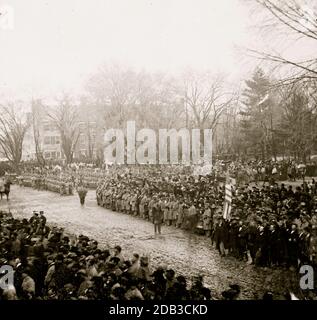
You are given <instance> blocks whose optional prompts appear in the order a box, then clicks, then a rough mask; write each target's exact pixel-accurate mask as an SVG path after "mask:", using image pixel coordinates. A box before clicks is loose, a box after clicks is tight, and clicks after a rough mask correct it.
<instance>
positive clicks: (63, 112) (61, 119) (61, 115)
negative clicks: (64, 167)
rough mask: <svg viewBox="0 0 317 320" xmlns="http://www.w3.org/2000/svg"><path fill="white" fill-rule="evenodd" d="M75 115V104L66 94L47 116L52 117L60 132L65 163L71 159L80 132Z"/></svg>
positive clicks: (70, 161)
mask: <svg viewBox="0 0 317 320" xmlns="http://www.w3.org/2000/svg"><path fill="white" fill-rule="evenodd" d="M77 115H78V114H77V110H76V106H75V105H74V104H72V103H71V101H70V98H69V97H68V96H67V95H64V96H63V98H62V99H60V100H59V101H58V106H57V108H56V110H54V111H52V112H48V116H49V117H50V118H51V119H52V121H53V123H54V124H55V125H56V127H57V128H58V131H59V133H60V136H61V145H62V150H63V153H64V155H65V158H66V163H67V164H69V163H72V161H73V158H74V152H75V149H76V145H77V142H78V139H79V134H80V132H79V129H78V118H77Z"/></svg>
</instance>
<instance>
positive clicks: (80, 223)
mask: <svg viewBox="0 0 317 320" xmlns="http://www.w3.org/2000/svg"><path fill="white" fill-rule="evenodd" d="M10 198H11V199H10V200H9V202H7V201H6V200H2V201H1V202H0V209H5V210H8V209H10V211H11V212H12V213H13V215H14V217H16V218H30V217H31V215H32V211H33V210H38V211H39V210H44V212H45V216H46V217H47V221H48V224H49V225H57V226H59V227H63V228H64V229H65V231H66V232H67V233H71V234H76V235H80V234H84V235H87V236H88V237H91V238H94V239H96V240H97V241H98V242H99V244H100V246H101V247H105V246H106V247H110V248H113V247H114V246H115V245H120V246H121V247H122V249H123V255H124V256H125V257H127V258H130V257H131V256H132V254H133V253H134V252H137V253H139V254H140V255H142V254H143V255H148V256H149V257H150V266H159V265H162V266H167V267H168V268H173V269H174V270H175V271H176V273H177V274H179V273H181V274H183V275H185V276H187V277H189V279H190V276H192V275H196V274H202V275H204V279H205V284H206V285H207V286H208V287H209V288H210V289H211V290H212V293H213V296H214V297H219V294H220V293H221V292H222V291H223V290H226V289H228V286H229V284H235V283H236V284H239V285H240V286H241V291H242V292H241V295H240V298H245V299H252V298H257V297H258V298H261V296H262V294H263V292H264V291H265V289H266V288H267V289H270V290H273V291H274V290H275V292H278V291H279V288H284V289H285V288H286V285H287V284H286V283H287V281H290V277H289V275H288V273H287V272H285V270H284V272H282V269H278V270H275V271H274V272H272V270H271V269H267V270H266V269H263V268H254V267H253V266H250V265H247V264H246V262H241V261H238V260H236V259H234V258H232V257H228V258H221V257H220V256H219V254H218V252H217V251H216V250H215V249H214V248H213V247H212V245H211V241H210V239H208V238H206V237H202V236H197V235H191V234H189V233H187V232H185V231H183V230H179V229H176V228H174V227H166V226H163V228H162V235H161V236H157V237H154V230H153V225H152V223H150V222H148V221H144V220H142V219H140V218H136V217H132V216H129V215H126V214H122V213H117V212H112V211H109V210H106V209H104V208H101V207H98V206H97V203H96V200H95V192H94V191H93V190H90V191H89V192H88V194H87V197H86V204H85V206H84V207H81V206H80V203H79V198H78V195H77V194H76V195H74V196H60V195H59V194H57V193H52V192H47V191H37V190H34V189H31V188H26V187H19V186H16V185H14V186H12V188H11V194H10Z"/></svg>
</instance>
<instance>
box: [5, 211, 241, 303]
mask: <svg viewBox="0 0 317 320" xmlns="http://www.w3.org/2000/svg"><path fill="white" fill-rule="evenodd" d="M0 257H1V260H0V265H7V266H11V267H12V268H13V272H14V283H10V284H8V286H7V288H3V289H0V300H17V299H21V300H25V299H26V300H31V299H53V300H77V299H79V300H96V299H97V300H209V299H211V298H212V295H211V292H210V290H209V289H208V288H206V287H205V286H204V284H203V278H202V277H201V276H200V275H197V276H195V277H193V278H192V279H190V281H189V279H186V278H185V277H184V276H183V275H180V274H177V271H176V270H173V269H166V267H158V268H156V269H154V270H152V268H151V266H150V261H149V259H148V257H146V256H139V254H137V253H133V254H132V253H131V256H129V257H128V256H127V253H125V252H123V250H122V248H121V247H120V245H117V246H116V247H115V248H104V249H100V248H99V246H98V242H97V241H95V240H93V239H89V238H88V237H87V236H84V235H79V236H78V237H75V236H73V235H66V234H65V233H64V230H63V229H60V228H57V227H48V225H47V223H46V218H45V215H44V212H41V211H40V212H34V213H33V216H32V217H31V218H30V219H29V220H27V219H23V220H19V219H14V218H13V216H12V214H11V213H8V212H0ZM189 282H190V284H189ZM239 293H240V287H239V286H238V285H235V284H233V285H231V287H230V288H228V290H226V291H224V292H222V297H223V299H236V298H237V297H238V296H239Z"/></svg>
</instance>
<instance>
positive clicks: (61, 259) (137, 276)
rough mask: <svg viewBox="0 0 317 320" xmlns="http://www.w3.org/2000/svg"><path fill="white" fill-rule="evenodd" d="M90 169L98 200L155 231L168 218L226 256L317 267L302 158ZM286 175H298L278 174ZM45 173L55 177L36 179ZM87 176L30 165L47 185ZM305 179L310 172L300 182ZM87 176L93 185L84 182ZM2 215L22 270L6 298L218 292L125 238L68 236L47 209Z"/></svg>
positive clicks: (0, 245) (10, 251)
mask: <svg viewBox="0 0 317 320" xmlns="http://www.w3.org/2000/svg"><path fill="white" fill-rule="evenodd" d="M295 169H296V170H295ZM70 172H73V174H72V175H70V174H69V173H70ZM81 172H83V171H81ZM85 172H86V173H87V172H91V173H92V172H93V175H96V176H97V177H98V183H97V188H96V196H97V203H98V205H99V206H102V207H105V208H107V209H110V210H113V211H118V212H122V213H125V214H130V215H133V216H135V217H139V218H142V219H146V220H149V221H151V222H152V223H153V224H154V232H155V234H157V233H159V234H160V233H161V232H162V229H161V227H162V226H165V225H166V226H173V227H175V228H181V229H184V230H187V231H188V232H196V233H199V234H204V235H205V236H206V237H209V238H210V241H211V242H212V243H213V244H214V246H215V248H216V249H217V250H218V251H219V254H220V255H221V256H232V257H235V258H236V259H239V260H242V261H245V262H247V263H249V264H254V265H255V266H258V267H273V268H275V267H283V268H284V267H286V268H289V269H291V270H295V269H297V268H298V267H299V266H300V265H303V264H309V265H312V266H314V267H317V254H316V253H317V182H316V181H315V180H314V179H313V178H310V179H307V180H305V167H303V166H302V167H301V166H298V165H295V164H287V165H284V164H283V163H279V164H276V163H275V164H274V163H273V162H268V163H266V164H257V163H254V162H249V163H242V162H229V163H226V162H221V161H219V162H217V163H216V165H215V166H214V168H213V170H212V171H211V172H209V173H207V174H206V173H205V174H200V173H199V172H200V171H199V170H195V168H193V167H187V166H180V165H173V166H166V165H164V166H156V165H155V166H154V165H153V166H151V165H143V166H137V165H136V166H125V165H121V166H120V165H118V166H116V165H114V166H111V167H110V168H107V169H106V170H105V169H102V170H101V169H100V170H95V169H92V168H85ZM241 172H248V174H244V177H245V176H247V177H248V179H245V178H244V179H242V178H241ZM252 172H253V174H252ZM225 175H226V176H227V177H226V176H225ZM281 175H286V177H287V178H288V180H289V181H292V182H291V183H290V184H288V185H286V183H285V184H284V183H280V182H279V183H277V182H276V181H278V180H281V179H279V176H281ZM43 176H44V177H45V178H46V180H45V179H44V180H43V179H42V180H41V179H36V178H38V177H43ZM82 176H83V175H79V170H78V169H74V168H68V169H66V170H65V169H63V170H56V168H46V170H45V172H43V171H42V172H39V171H38V170H37V169H34V170H33V171H27V172H24V176H23V177H30V178H31V179H32V178H33V182H32V183H33V185H32V186H33V187H36V188H39V189H41V188H44V189H45V188H47V185H48V184H49V183H53V182H52V181H51V180H50V179H55V180H56V181H64V183H65V180H63V179H61V178H64V177H65V179H68V180H67V181H68V182H69V184H70V185H71V186H73V185H76V183H77V181H78V180H77V179H78V177H82ZM88 176H89V174H87V175H86V178H87V177H88ZM34 177H35V181H34ZM54 177H55V178H54ZM228 177H231V178H233V177H234V178H235V179H233V180H235V184H231V185H230V186H231V193H232V199H231V203H230V208H231V210H230V212H229V213H228V214H227V216H226V217H225V216H224V213H223V208H224V207H223V204H224V200H225V186H226V178H227V180H228ZM296 178H301V180H300V181H297V182H296V183H294V182H293V181H294V179H295V180H296ZM26 181H28V180H27V179H26ZM43 181H45V183H46V184H45V183H44V186H43ZM231 181H232V179H231ZM259 181H261V182H262V183H259ZM41 183H42V184H41ZM77 185H78V183H77ZM80 185H81V186H82V188H83V191H85V193H87V190H86V189H85V187H84V186H85V184H83V183H81V184H80ZM57 192H58V191H57ZM69 193H71V192H69ZM83 203H84V200H83V201H82V199H81V204H82V205H83ZM0 218H1V219H0V220H1V221H0V229H1V238H0V250H1V257H4V258H3V259H2V260H3V261H1V264H5V263H6V264H10V265H12V266H13V267H14V269H15V277H16V279H17V282H15V285H14V288H11V289H12V290H7V291H3V292H2V293H1V297H2V298H3V299H35V298H40V297H42V298H44V299H113V300H121V299H126V300H134V299H137V300H144V299H161V300H162V299H167V300H171V299H210V298H211V293H210V291H209V290H208V289H207V288H205V287H204V285H203V281H202V278H201V277H198V278H195V279H193V282H192V286H191V287H190V289H188V282H189V281H188V279H185V278H184V277H183V276H181V275H179V276H176V275H175V271H174V270H165V269H164V268H159V269H157V270H155V271H154V272H150V269H149V261H148V258H147V257H140V256H139V255H138V254H133V256H132V257H130V258H129V259H127V260H125V259H123V257H122V252H121V248H120V246H118V247H116V248H114V249H110V248H108V249H103V250H101V249H99V248H98V246H97V242H96V241H94V240H92V239H89V238H88V237H85V236H80V237H79V238H76V239H75V238H74V237H72V236H67V235H64V234H63V230H60V229H57V228H52V229H51V228H49V227H48V226H47V225H46V219H45V217H44V215H43V214H42V213H39V214H38V213H37V212H35V213H34V216H33V217H32V218H31V219H30V220H26V219H24V220H22V221H19V220H16V219H13V218H12V216H10V214H5V213H2V214H0ZM163 233H164V230H163ZM238 295H239V288H238V286H235V285H234V286H233V287H232V288H230V289H229V290H228V291H227V292H224V293H223V297H224V298H229V299H233V298H236V297H237V296H238ZM176 297H177V298H176Z"/></svg>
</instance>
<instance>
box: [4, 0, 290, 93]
mask: <svg viewBox="0 0 317 320" xmlns="http://www.w3.org/2000/svg"><path fill="white" fill-rule="evenodd" d="M3 4H8V5H11V6H12V7H13V9H14V14H15V17H14V20H15V26H14V29H13V30H0V96H2V97H3V96H5V97H9V98H22V99H30V98H31V97H32V96H37V97H44V96H46V97H47V96H54V95H56V93H58V92H60V91H67V92H72V93H74V94H78V93H79V94H80V93H81V91H82V87H83V84H84V83H85V81H86V79H87V77H88V76H89V75H90V74H91V73H93V72H95V71H96V70H97V69H98V67H99V66H100V65H101V64H102V63H112V62H115V63H119V64H124V65H129V66H132V67H134V68H137V69H144V70H148V71H163V72H167V73H177V72H180V71H181V70H183V69H184V68H188V67H190V68H192V69H197V70H206V69H210V70H212V71H215V72H219V71H221V72H224V73H226V74H227V75H228V77H229V79H230V80H231V81H233V82H234V81H238V79H240V78H241V77H243V76H245V74H246V73H248V72H249V71H250V70H251V69H252V68H253V67H254V65H255V64H257V63H258V62H256V61H253V60H252V61H251V60H250V59H245V57H243V54H241V50H237V48H241V47H252V48H259V47H261V45H263V43H262V41H261V40H259V36H263V35H260V34H259V33H258V30H257V28H254V27H253V26H254V23H256V18H255V13H254V11H252V10H251V9H252V8H251V7H252V6H251V7H250V1H248V0H245V1H241V0H225V1H220V0H219V1H218V0H217V1H216V0H153V1H150V0H67V1H65V0H54V1H43V0H28V1H23V0H22V1H21V0H0V6H1V5H3ZM272 39H274V37H273V38H272ZM279 43H282V44H283V43H284V44H285V42H283V41H282V42H281V41H280V40H279ZM286 48H287V47H286ZM292 54H294V51H292Z"/></svg>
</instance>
